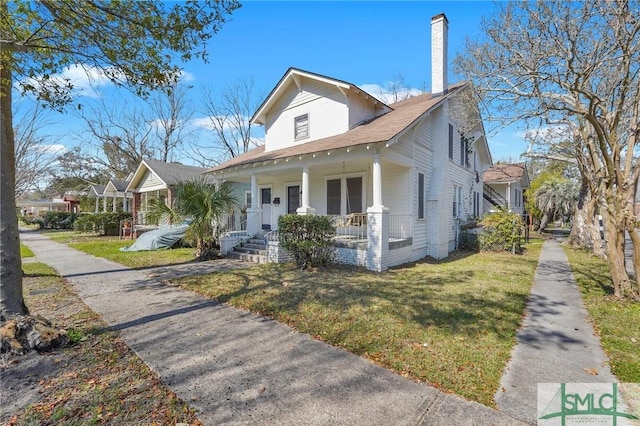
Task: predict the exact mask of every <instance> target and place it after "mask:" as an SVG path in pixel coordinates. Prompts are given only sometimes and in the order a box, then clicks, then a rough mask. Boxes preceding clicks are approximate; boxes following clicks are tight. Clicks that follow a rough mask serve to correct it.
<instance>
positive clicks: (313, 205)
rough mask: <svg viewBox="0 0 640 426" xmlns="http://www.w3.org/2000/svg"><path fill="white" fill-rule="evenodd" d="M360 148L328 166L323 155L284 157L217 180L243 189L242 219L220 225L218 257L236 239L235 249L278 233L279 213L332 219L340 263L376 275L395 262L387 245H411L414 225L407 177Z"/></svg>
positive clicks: (397, 165)
mask: <svg viewBox="0 0 640 426" xmlns="http://www.w3.org/2000/svg"><path fill="white" fill-rule="evenodd" d="M360 150H361V152H360V153H359V154H360V155H356V154H354V153H353V152H350V153H349V154H348V155H345V156H343V157H341V156H335V157H336V158H334V157H331V162H327V161H328V158H329V154H325V155H326V157H323V158H318V156H316V155H314V156H312V157H311V158H309V159H308V161H306V162H304V161H300V160H301V159H300V158H295V159H290V160H287V159H285V160H282V161H275V162H273V164H262V167H255V168H253V167H252V170H250V171H249V170H244V169H239V170H234V171H233V173H230V172H225V173H224V174H223V175H222V176H216V177H217V178H218V179H220V180H229V181H232V182H236V183H238V184H245V188H246V192H245V194H244V197H240V198H241V207H242V208H241V213H239V214H238V212H236V214H235V215H233V219H229V220H227V221H226V222H225V223H224V224H223V225H222V227H223V228H224V229H223V231H227V232H226V233H224V232H223V238H222V239H221V241H222V243H221V245H222V251H223V253H225V251H226V250H230V249H231V247H232V246H230V245H231V244H232V243H234V240H236V241H235V243H234V244H233V245H236V244H237V243H239V241H240V240H241V239H242V238H245V239H246V238H249V237H254V236H255V235H258V234H259V233H261V232H262V231H266V232H269V231H275V230H277V227H278V218H279V217H280V216H281V215H285V214H301V215H306V214H320V215H326V216H331V217H332V218H333V223H334V224H335V226H336V236H335V242H336V249H337V256H336V257H337V259H338V261H341V262H343V263H348V264H356V265H361V266H365V267H367V268H369V269H372V270H376V271H383V270H385V269H387V268H388V266H390V265H395V264H398V262H396V260H394V259H393V257H392V258H391V263H389V261H390V256H389V250H390V245H389V243H390V242H391V243H392V244H391V250H394V251H395V250H397V249H399V248H404V247H407V245H408V246H411V243H407V241H410V240H411V238H412V235H413V228H414V226H415V220H414V218H413V216H412V214H411V212H412V210H413V207H414V206H413V202H414V200H413V197H411V195H412V194H413V190H412V187H413V182H412V171H411V168H410V167H409V166H408V164H406V163H402V162H399V161H397V158H396V159H394V161H390V160H389V159H386V158H382V156H381V155H379V154H376V153H375V152H373V153H372V152H371V150H369V149H368V148H366V147H361V148H360ZM383 168H384V174H385V181H384V182H383V180H382V173H383ZM383 194H384V198H385V199H384V201H385V204H383ZM234 232H235V233H236V234H237V233H238V232H239V233H241V234H243V235H244V236H243V237H241V236H239V235H233V233H234ZM276 240H277V237H276V238H273V236H272V237H270V240H269V241H268V243H269V246H270V247H273V246H275V243H276ZM409 257H411V256H407V257H405V258H404V261H406V259H408V258H409ZM281 260H282V254H281V253H276V254H274V255H273V256H271V257H270V261H281ZM399 263H403V262H399Z"/></svg>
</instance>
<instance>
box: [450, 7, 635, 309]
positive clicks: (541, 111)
mask: <svg viewBox="0 0 640 426" xmlns="http://www.w3.org/2000/svg"><path fill="white" fill-rule="evenodd" d="M501 8H502V9H501V10H500V12H499V13H497V14H494V15H493V16H492V17H491V18H489V19H487V20H485V21H484V23H483V25H484V34H483V37H482V38H481V39H479V40H478V41H469V42H468V44H467V54H466V55H465V56H459V57H458V58H456V66H457V68H458V70H459V71H461V72H462V73H463V74H465V75H467V76H468V77H469V78H471V79H472V80H473V81H474V82H475V83H476V87H477V89H478V90H479V91H480V92H481V94H482V96H483V98H484V100H485V101H486V102H487V104H488V105H490V106H491V110H490V111H488V113H489V114H491V113H492V114H493V115H494V116H496V117H499V118H501V119H503V120H504V121H505V122H511V121H513V120H529V121H531V120H536V121H539V120H541V121H542V122H543V123H544V124H545V125H558V126H565V127H566V128H567V129H568V131H569V132H570V134H571V136H572V142H573V143H574V144H577V145H578V147H577V148H576V149H575V152H576V154H578V155H577V157H576V160H577V162H578V165H579V168H580V171H581V173H583V177H584V178H585V179H587V180H588V181H589V182H593V188H592V189H593V191H592V194H593V196H594V197H595V198H596V199H597V200H598V202H599V203H600V213H601V214H602V216H603V219H604V222H605V234H606V237H605V239H606V243H607V254H608V256H607V259H608V262H609V268H610V270H611V276H612V281H613V287H614V293H615V295H616V296H618V297H624V296H627V295H631V296H632V297H635V296H637V295H638V293H639V291H638V290H639V288H638V282H640V281H636V282H635V283H634V282H632V281H631V280H630V279H629V276H628V274H627V272H626V269H625V266H624V230H625V229H627V230H629V231H630V234H631V238H632V241H633V242H634V259H635V260H636V266H638V267H640V232H639V231H638V229H637V228H636V223H637V218H636V217H635V214H634V211H633V198H634V196H635V189H636V185H637V181H638V177H639V175H640V167H639V166H638V162H637V156H636V155H634V154H636V148H637V144H638V142H639V141H640V128H639V127H638V126H639V125H640V124H639V123H640V74H639V72H638V63H640V42H639V38H640V4H639V2H638V1H637V0H628V1H622V0H608V1H599V0H588V1H583V2H580V3H577V2H566V1H563V0H549V1H532V2H527V1H520V2H506V3H501ZM636 277H637V280H640V275H638V274H636Z"/></svg>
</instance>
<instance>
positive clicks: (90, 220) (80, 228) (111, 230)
mask: <svg viewBox="0 0 640 426" xmlns="http://www.w3.org/2000/svg"><path fill="white" fill-rule="evenodd" d="M124 219H131V213H126V212H105V213H95V214H92V215H87V216H81V217H79V218H78V220H76V221H75V223H74V225H73V229H74V230H76V231H77V232H84V233H96V234H100V235H118V233H119V231H120V230H119V227H120V221H121V220H124Z"/></svg>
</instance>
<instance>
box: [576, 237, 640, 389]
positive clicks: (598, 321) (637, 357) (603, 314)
mask: <svg viewBox="0 0 640 426" xmlns="http://www.w3.org/2000/svg"><path fill="white" fill-rule="evenodd" d="M565 251H566V253H567V256H568V257H569V262H570V263H571V269H572V270H573V275H574V276H575V278H576V281H577V283H578V287H579V288H580V291H581V292H582V297H583V299H584V303H585V306H586V308H587V311H589V315H591V318H592V319H593V323H594V327H595V329H596V331H597V333H598V334H599V335H600V341H601V343H602V348H603V349H604V350H605V352H607V354H608V355H609V361H610V365H611V371H612V372H613V374H615V376H616V377H617V378H618V380H620V381H621V382H627V383H638V382H640V329H638V324H640V303H638V302H633V301H631V300H619V299H616V298H615V297H614V296H613V286H612V284H611V275H610V273H609V267H608V265H607V263H606V261H604V260H602V259H599V258H597V257H595V256H593V255H592V254H590V253H589V252H586V251H584V250H571V249H565Z"/></svg>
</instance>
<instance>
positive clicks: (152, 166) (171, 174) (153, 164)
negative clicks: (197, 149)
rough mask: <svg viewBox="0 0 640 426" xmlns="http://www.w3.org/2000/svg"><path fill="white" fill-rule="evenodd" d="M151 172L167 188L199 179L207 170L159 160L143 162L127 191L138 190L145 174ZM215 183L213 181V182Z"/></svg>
mask: <svg viewBox="0 0 640 426" xmlns="http://www.w3.org/2000/svg"><path fill="white" fill-rule="evenodd" d="M147 170H149V171H151V172H152V173H153V174H155V175H156V176H157V177H158V178H159V179H160V180H161V181H162V182H163V183H164V184H165V185H166V186H167V187H169V186H173V185H176V184H178V183H180V182H183V181H186V180H192V179H197V178H200V177H201V176H202V173H203V172H205V171H206V170H207V169H205V168H203V167H196V166H187V165H186V164H182V163H165V162H164V161H159V160H142V162H140V165H139V166H138V168H137V169H136V171H135V173H134V174H133V177H132V178H131V180H130V181H129V182H128V185H127V191H131V190H132V189H133V188H136V187H137V185H138V184H139V183H140V180H141V179H142V178H143V177H144V175H145V172H146V171H147ZM212 182H213V181H212Z"/></svg>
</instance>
